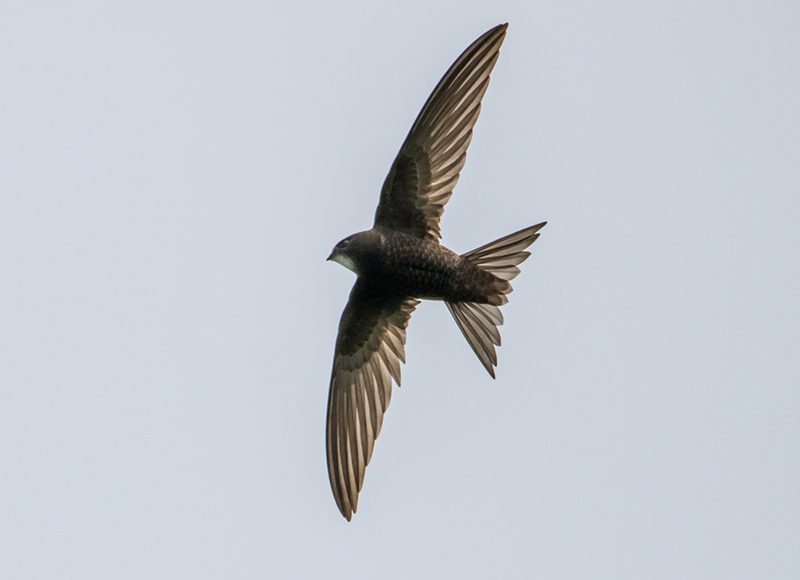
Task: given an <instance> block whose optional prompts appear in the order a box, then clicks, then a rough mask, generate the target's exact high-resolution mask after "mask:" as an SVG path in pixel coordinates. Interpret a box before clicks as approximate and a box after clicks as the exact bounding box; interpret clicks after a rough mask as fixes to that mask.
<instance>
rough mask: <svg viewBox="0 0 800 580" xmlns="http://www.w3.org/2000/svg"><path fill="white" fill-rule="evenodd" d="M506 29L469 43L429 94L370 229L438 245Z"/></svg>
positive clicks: (502, 27)
mask: <svg viewBox="0 0 800 580" xmlns="http://www.w3.org/2000/svg"><path fill="white" fill-rule="evenodd" d="M507 27H508V25H507V24H501V25H499V26H496V27H494V28H492V29H491V30H489V31H488V32H486V33H485V34H484V35H483V36H481V37H480V38H478V39H477V40H476V41H475V42H473V43H472V44H471V45H470V46H469V48H467V49H466V50H465V51H464V52H463V53H462V54H461V56H459V57H458V59H456V61H455V62H454V63H453V64H452V66H451V67H450V69H449V70H448V71H447V72H446V73H445V75H444V76H443V77H442V80H440V81H439V84H438V85H436V88H435V89H433V92H432V93H431V96H430V97H428V100H427V102H426V103H425V106H424V107H422V110H421V111H420V113H419V115H418V116H417V120H416V121H414V125H413V126H412V127H411V131H409V133H408V136H407V137H406V140H405V142H404V143H403V146H402V147H401V148H400V152H399V153H398V154H397V158H396V159H395V160H394V163H393V164H392V167H391V169H390V170H389V175H387V176H386V181H384V183H383V188H382V189H381V198H380V202H379V204H378V209H377V211H376V212H375V225H376V226H378V225H382V226H386V227H389V228H392V229H395V230H399V231H403V232H407V233H410V234H413V235H416V236H419V237H423V238H431V239H433V240H437V241H438V240H439V238H440V237H441V233H440V231H439V218H440V217H441V215H442V213H443V212H444V205H445V203H447V200H448V199H450V196H451V195H452V194H453V188H454V187H455V185H456V182H457V181H458V176H459V174H460V172H461V168H462V167H464V162H465V161H466V155H467V147H468V146H469V143H470V140H471V139H472V128H473V127H474V126H475V121H477V120H478V113H480V110H481V99H482V98H483V95H484V93H485V92H486V88H487V87H488V86H489V74H490V73H491V72H492V68H494V64H495V62H496V61H497V56H498V54H499V52H500V45H501V44H503V39H504V38H505V34H506V28H507Z"/></svg>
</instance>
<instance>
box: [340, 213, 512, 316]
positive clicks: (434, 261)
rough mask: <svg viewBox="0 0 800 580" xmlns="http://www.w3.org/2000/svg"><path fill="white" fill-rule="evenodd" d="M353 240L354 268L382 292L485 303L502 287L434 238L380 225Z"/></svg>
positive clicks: (486, 273) (403, 296) (360, 276)
mask: <svg viewBox="0 0 800 580" xmlns="http://www.w3.org/2000/svg"><path fill="white" fill-rule="evenodd" d="M349 240H350V242H349V248H350V252H349V253H350V254H351V256H354V258H351V259H354V260H356V261H357V265H356V264H354V265H353V268H350V269H352V270H354V271H355V272H356V273H357V274H358V275H359V279H360V280H362V281H364V282H365V283H366V284H368V285H369V287H371V288H373V289H374V290H375V291H376V292H379V293H381V294H383V295H386V296H395V297H399V298H408V297H413V298H422V299H426V300H445V301H448V302H479V303H483V302H489V301H490V299H491V297H492V296H494V295H495V294H496V293H497V291H498V289H497V285H498V284H497V282H498V281H497V279H496V278H495V277H494V276H492V275H491V274H489V273H488V272H485V271H484V270H481V269H480V268H478V267H477V266H475V265H473V264H472V263H470V261H469V260H467V259H465V258H463V257H461V256H459V255H458V254H456V253H455V252H453V251H452V250H449V249H448V248H446V247H444V246H443V245H441V244H439V243H437V242H435V241H433V240H426V239H421V238H418V237H416V236H413V235H410V234H407V233H405V232H398V231H394V230H391V229H388V228H384V227H380V226H378V227H375V228H372V229H370V230H367V231H365V232H360V233H358V234H354V235H353V236H350V238H349ZM333 259H336V258H333ZM343 265H344V266H345V267H349V266H350V264H349V263H347V264H343ZM355 268H358V269H357V270H356V269H355Z"/></svg>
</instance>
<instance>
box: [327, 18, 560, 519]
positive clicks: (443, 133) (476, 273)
mask: <svg viewBox="0 0 800 580" xmlns="http://www.w3.org/2000/svg"><path fill="white" fill-rule="evenodd" d="M507 27H508V24H501V25H499V26H496V27H494V28H492V29H491V30H489V31H488V32H486V33H485V34H483V35H482V36H481V37H480V38H478V39H477V40H476V41H475V42H473V43H472V44H471V45H470V46H469V47H468V48H467V49H466V50H465V51H464V52H463V53H462V54H461V56H459V57H458V59H456V61H455V62H454V63H453V64H452V66H451V67H450V69H449V70H448V71H447V72H446V73H445V75H444V77H442V80H440V81H439V84H438V85H436V88H434V89H433V93H431V95H430V97H428V100H427V102H426V103H425V105H424V106H423V107H422V110H421V111H420V113H419V115H418V116H417V119H416V121H414V124H413V126H412V127H411V131H410V132H409V133H408V136H407V137H406V140H405V142H404V143H403V145H402V147H401V148H400V152H399V153H398V154H397V157H396V158H395V160H394V163H393V164H392V166H391V169H390V170H389V174H388V175H387V176H386V180H385V181H384V183H383V187H382V188H381V195H380V201H379V203H378V209H377V211H376V213H375V223H374V225H373V226H372V229H369V230H366V231H364V232H359V233H356V234H353V235H350V236H348V237H346V238H344V239H343V240H342V241H340V242H339V243H338V244H336V246H335V247H334V248H333V251H332V252H331V255H330V256H329V257H328V259H329V260H333V261H335V262H338V263H339V264H341V265H343V266H345V267H346V268H348V269H350V270H352V271H353V272H355V273H356V275H357V279H356V282H355V284H354V286H353V289H352V291H351V292H350V298H349V300H348V302H347V305H346V306H345V309H344V312H343V313H342V318H341V321H340V322H339V332H338V335H337V338H336V346H335V352H334V359H333V371H332V373H331V382H330V390H329V393H328V417H327V428H326V444H327V456H328V476H329V478H330V484H331V489H332V491H333V496H334V498H335V499H336V505H337V506H338V507H339V510H340V511H341V512H342V515H343V516H344V517H345V518H347V520H350V518H351V517H352V515H353V512H355V511H356V509H357V507H358V493H359V491H361V487H362V485H363V484H364V472H365V470H366V467H367V464H368V463H369V461H370V458H371V457H372V451H373V448H374V445H375V439H376V438H377V437H378V434H379V433H380V430H381V425H382V423H383V416H384V414H385V413H386V409H387V407H388V406H389V400H390V399H391V395H392V382H393V381H394V382H395V383H397V385H398V386H399V385H400V363H401V362H405V342H406V327H407V326H408V321H409V318H410V317H411V314H412V313H413V312H414V308H415V307H416V306H417V304H419V301H420V300H421V299H427V300H442V301H444V303H445V305H446V306H447V308H448V309H449V310H450V313H451V314H452V315H453V318H454V319H455V321H456V324H457V325H458V327H459V328H460V329H461V332H462V333H463V335H464V337H465V338H466V339H467V342H468V343H469V345H470V347H472V350H473V351H475V354H476V355H478V359H479V360H480V362H481V363H482V364H483V366H484V367H485V368H486V370H487V371H488V372H489V374H490V375H491V376H492V378H494V376H495V373H494V367H495V366H496V365H497V354H496V352H495V346H499V345H500V333H499V331H498V329H497V327H498V326H500V325H501V324H502V323H503V316H502V314H501V313H500V306H502V305H503V304H505V303H506V302H508V298H507V296H508V294H509V293H510V292H511V284H510V281H511V280H512V279H513V278H515V277H516V276H517V274H519V272H520V271H519V268H518V267H517V266H519V264H520V263H522V262H524V261H525V259H526V258H527V257H528V256H529V255H530V253H529V252H527V251H525V249H526V248H527V247H528V246H530V245H531V244H532V243H533V242H534V241H536V239H537V238H538V237H539V233H538V232H539V230H540V229H541V228H542V227H544V225H545V224H546V222H542V223H540V224H537V225H535V226H531V227H528V228H525V229H522V230H520V231H518V232H516V233H513V234H510V235H507V236H505V237H503V238H500V239H499V240H496V241H494V242H491V243H489V244H486V245H485V246H481V247H480V248H477V249H475V250H472V251H471V252H467V253H466V254H461V255H459V254H457V253H455V252H453V251H451V250H449V249H447V248H446V247H444V246H443V245H441V244H440V242H439V240H440V238H441V233H440V231H439V219H440V218H441V216H442V212H443V211H444V205H445V203H447V200H448V199H450V196H451V195H452V193H453V188H454V187H455V185H456V182H457V181H458V177H459V173H460V172H461V169H462V167H464V162H465V159H466V152H467V147H468V146H469V143H470V140H471V139H472V128H473V127H474V125H475V121H476V120H477V119H478V113H479V112H480V109H481V99H482V98H483V95H484V93H485V92H486V88H487V87H488V85H489V74H490V73H491V72H492V69H493V68H494V65H495V62H496V61H497V57H498V54H499V51H500V45H501V44H502V43H503V39H504V38H505V34H506V28H507Z"/></svg>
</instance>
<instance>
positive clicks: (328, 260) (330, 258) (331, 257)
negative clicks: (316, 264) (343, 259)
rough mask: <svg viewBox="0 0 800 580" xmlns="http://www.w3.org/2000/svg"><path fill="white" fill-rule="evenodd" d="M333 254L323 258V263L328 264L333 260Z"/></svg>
mask: <svg viewBox="0 0 800 580" xmlns="http://www.w3.org/2000/svg"><path fill="white" fill-rule="evenodd" d="M333 254H334V252H331V255H330V256H328V257H327V258H325V261H326V262H330V261H331V260H333Z"/></svg>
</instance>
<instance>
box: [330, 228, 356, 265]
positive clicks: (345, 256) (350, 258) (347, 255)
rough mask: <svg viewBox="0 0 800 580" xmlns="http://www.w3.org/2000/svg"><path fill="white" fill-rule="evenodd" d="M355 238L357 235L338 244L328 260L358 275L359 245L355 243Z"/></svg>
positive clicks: (348, 237)
mask: <svg viewBox="0 0 800 580" xmlns="http://www.w3.org/2000/svg"><path fill="white" fill-rule="evenodd" d="M354 238H355V235H352V236H347V237H346V238H345V239H343V240H342V241H340V242H339V243H338V244H336V245H335V246H334V247H333V251H332V252H331V255H330V256H328V260H333V261H334V262H338V263H339V264H341V265H342V266H344V267H345V268H347V269H348V270H352V271H353V272H355V273H356V274H358V262H357V255H358V252H357V251H356V245H357V244H354V243H353V240H354Z"/></svg>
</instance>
